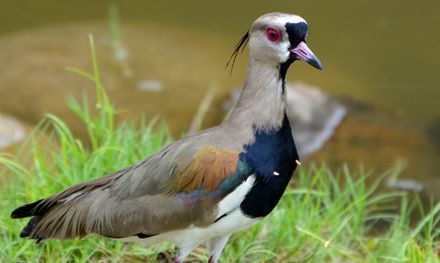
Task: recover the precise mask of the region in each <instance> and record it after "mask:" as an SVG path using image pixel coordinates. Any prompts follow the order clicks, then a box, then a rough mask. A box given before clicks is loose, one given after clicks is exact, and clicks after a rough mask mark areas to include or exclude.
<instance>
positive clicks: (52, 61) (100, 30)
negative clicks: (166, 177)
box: [0, 0, 440, 200]
mask: <svg viewBox="0 0 440 263" xmlns="http://www.w3.org/2000/svg"><path fill="white" fill-rule="evenodd" d="M439 10H440V2H439V1H437V0H425V1H423V2H415V1H410V0H404V1H402V0H388V1H380V0H351V1H317V0H312V1H250V0H246V1H232V0H223V1H214V2H211V1H201V0H197V1H190V2H188V1H135V0H125V1H119V2H108V1H97V0H95V1H85V0H75V1H73V0H71V1H70V0H65V1H56V0H43V1H30V0H21V1H12V0H2V1H1V8H0V150H1V151H6V152H11V153H14V152H16V149H18V148H19V146H20V141H21V140H22V138H23V137H24V136H25V134H26V132H28V131H29V129H31V128H32V127H33V126H34V125H35V124H37V123H38V122H39V121H40V120H41V119H42V118H43V116H44V114H45V113H47V112H51V113H54V114H56V115H58V116H60V117H61V118H62V119H64V120H66V122H67V123H68V124H69V125H70V127H72V129H73V130H74V132H75V133H76V135H77V136H79V138H85V136H86V133H85V129H84V127H83V125H82V124H81V123H80V121H79V119H78V118H76V117H75V116H74V115H73V114H72V113H71V112H70V110H69V109H68V106H67V101H68V99H69V98H70V97H72V96H73V97H76V98H79V99H81V98H82V97H83V96H84V94H85V95H86V96H87V97H88V98H89V99H90V101H93V94H94V88H93V87H94V86H93V83H91V82H90V81H88V80H86V79H84V78H82V77H80V76H78V75H76V74H72V72H69V71H68V70H66V67H75V68H81V69H85V70H91V61H90V52H89V47H88V35H89V34H93V36H94V38H95V42H96V48H97V53H98V59H99V64H100V69H101V77H102V80H103V83H104V85H105V87H106V89H107V90H108V92H109V94H110V98H111V99H112V100H113V101H114V102H115V104H116V107H117V109H118V110H119V118H120V120H130V121H139V120H140V118H141V117H142V116H146V118H149V119H150V118H153V117H154V116H160V118H161V119H162V120H164V121H165V122H166V123H167V125H168V126H169V127H170V130H171V132H172V134H173V136H174V137H175V138H178V137H180V136H182V135H183V134H185V133H186V132H187V130H188V128H189V127H190V124H191V122H192V120H193V118H194V116H195V115H196V113H197V112H198V109H199V105H200V104H201V102H202V101H203V100H204V98H205V99H206V98H208V99H207V100H208V101H209V105H210V106H209V109H208V110H207V112H206V115H205V116H204V118H203V125H202V126H203V127H210V126H213V125H216V124H218V123H220V122H221V121H222V120H223V118H224V116H225V114H226V113H227V111H228V110H229V109H230V107H231V105H233V101H234V95H233V94H234V92H233V91H234V90H236V89H237V88H239V87H240V86H241V84H242V81H243V80H244V78H245V72H246V61H247V54H246V53H244V54H243V55H242V56H241V57H239V58H238V59H237V63H236V65H235V68H234V70H233V73H232V75H230V72H229V69H225V64H226V62H227V60H228V58H229V56H230V54H231V52H232V50H233V49H234V46H235V43H236V42H237V41H238V40H239V38H240V37H241V35H242V34H243V33H244V32H245V31H246V30H247V29H248V27H249V26H250V24H251V23H252V21H254V19H256V18H257V17H258V16H260V15H261V14H264V13H267V12H273V11H282V12H287V13H296V14H299V15H301V16H303V17H304V18H305V19H306V20H307V21H308V23H309V28H310V33H309V39H308V43H309V46H310V47H311V48H312V49H313V50H314V52H315V54H317V55H318V57H319V58H320V59H321V61H322V62H323V64H324V68H325V69H324V71H322V72H319V71H316V70H313V69H312V68H311V67H309V66H308V65H306V64H300V63H296V64H295V65H294V70H291V71H290V73H289V76H288V81H290V82H296V83H297V84H296V85H297V86H301V87H302V88H304V87H305V88H306V89H307V88H308V87H314V88H312V90H315V91H316V92H317V93H319V94H321V95H317V96H318V97H319V96H323V97H325V98H326V101H329V102H328V103H333V104H334V105H338V107H340V109H343V112H344V114H342V115H340V116H339V118H338V120H337V121H336V122H333V124H332V127H331V128H330V129H329V130H325V131H322V132H323V133H325V134H326V136H325V139H323V140H328V141H327V142H326V143H325V145H322V144H320V145H319V147H318V148H319V149H318V148H317V149H314V150H313V153H312V152H308V153H307V156H305V157H306V158H304V159H307V161H308V162H310V163H311V162H325V163H327V164H329V165H330V166H332V167H335V169H338V167H340V165H341V164H345V163H346V164H348V165H349V166H350V167H352V168H353V169H357V168H358V167H359V166H360V165H362V166H363V167H365V169H367V170H371V171H372V174H373V175H380V174H381V172H383V171H385V170H388V169H390V168H392V167H396V165H397V166H398V167H399V168H402V169H403V171H402V173H401V175H400V176H399V178H398V179H396V178H393V180H388V182H389V184H388V186H385V188H386V187H391V188H398V189H404V190H408V191H416V192H419V191H421V192H422V193H423V194H424V195H426V196H434V197H435V198H436V199H437V200H438V199H440V190H439V189H440V174H439V170H440V106H439V100H440V87H439V86H440V74H439V72H438V71H439V70H440V52H439V50H438V48H439V47H440V34H439V31H438V25H440V16H439V15H438V11H439ZM298 83H301V84H298ZM210 90H215V94H214V96H213V99H212V100H210V99H209V96H207V94H208V95H209V94H210ZM231 94H232V95H231ZM235 94H236V93H235ZM301 94H302V96H305V97H307V98H308V96H315V95H307V94H309V93H307V92H305V93H304V92H303V93H301ZM315 94H316V93H315ZM300 101H308V100H307V99H300ZM310 101H311V104H310V105H307V107H308V109H310V111H318V114H319V111H320V110H321V111H324V110H323V109H324V108H320V107H321V104H319V103H316V104H313V102H314V101H317V100H313V99H311V100H310ZM293 107H294V106H293ZM319 116H320V118H319V119H317V120H316V121H317V123H311V124H310V123H309V124H308V125H309V126H308V127H305V128H304V129H303V130H300V131H299V133H301V132H302V133H305V134H309V133H308V130H307V129H310V127H312V128H313V127H314V126H320V127H321V126H323V125H322V124H323V123H327V122H329V121H330V120H331V119H332V116H331V115H325V114H324V115H323V114H321V115H319ZM299 118H301V117H299ZM299 122H300V121H299ZM294 125H295V124H294ZM324 126H325V125H324ZM300 128H301V127H298V129H300ZM305 144H307V140H305ZM306 146H307V145H306ZM306 146H304V147H306ZM321 146H322V147H321Z"/></svg>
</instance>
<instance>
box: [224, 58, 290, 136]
mask: <svg viewBox="0 0 440 263" xmlns="http://www.w3.org/2000/svg"><path fill="white" fill-rule="evenodd" d="M248 70H249V71H248V74H247V79H246V82H245V84H244V88H243V91H242V92H241V95H240V98H239V100H238V103H237V105H236V107H235V109H234V110H233V111H232V113H231V116H230V117H229V119H228V120H227V122H226V124H227V125H232V126H235V127H239V128H241V129H247V128H251V129H252V128H256V129H259V130H267V131H273V130H277V129H278V128H280V127H281V125H282V122H283V118H284V114H285V108H286V100H285V93H284V92H283V80H282V79H281V77H280V69H279V67H276V66H274V65H270V64H264V63H261V62H259V61H257V60H253V59H252V58H250V59H249V65H248Z"/></svg>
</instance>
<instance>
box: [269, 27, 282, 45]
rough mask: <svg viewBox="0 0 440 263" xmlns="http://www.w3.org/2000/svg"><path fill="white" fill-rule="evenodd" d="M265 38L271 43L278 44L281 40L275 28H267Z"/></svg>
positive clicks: (279, 33)
mask: <svg viewBox="0 0 440 263" xmlns="http://www.w3.org/2000/svg"><path fill="white" fill-rule="evenodd" d="M266 36H267V39H269V40H270V41H272V42H278V41H279V40H280V39H281V32H280V31H278V30H276V29H275V28H271V27H269V28H268V29H266Z"/></svg>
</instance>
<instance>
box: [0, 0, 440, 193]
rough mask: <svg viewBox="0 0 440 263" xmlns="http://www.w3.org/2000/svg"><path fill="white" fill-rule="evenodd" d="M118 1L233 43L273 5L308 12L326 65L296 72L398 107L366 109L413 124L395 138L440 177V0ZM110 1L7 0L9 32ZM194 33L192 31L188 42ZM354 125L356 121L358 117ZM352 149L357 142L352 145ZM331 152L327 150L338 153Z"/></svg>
mask: <svg viewBox="0 0 440 263" xmlns="http://www.w3.org/2000/svg"><path fill="white" fill-rule="evenodd" d="M117 3H118V8H119V13H120V16H121V20H122V21H123V22H124V23H132V22H147V23H148V22H154V23H160V24H167V25H168V26H173V25H178V26H179V27H183V28H188V29H191V30H198V31H201V32H206V34H207V35H208V36H211V35H218V36H220V37H219V39H224V41H220V42H219V45H223V46H224V45H227V46H229V47H233V45H234V42H235V41H236V40H238V38H239V36H240V35H241V33H243V32H244V31H245V30H246V29H247V27H248V26H249V24H250V23H251V21H253V20H254V19H255V18H256V17H258V16H259V15H261V14H263V13H266V12H271V11H283V12H289V13H297V14H300V15H301V16H303V17H305V18H306V20H308V22H309V26H310V35H309V45H310V46H311V47H312V49H313V50H314V51H315V53H316V54H317V55H318V56H319V57H320V59H321V61H322V62H323V64H324V67H325V70H324V71H323V72H318V71H315V70H312V69H311V68H309V67H308V66H306V65H295V67H296V69H295V71H294V73H292V72H291V73H290V76H289V78H290V79H296V80H301V81H304V82H306V83H311V84H313V85H317V86H320V87H321V88H322V89H324V90H325V91H327V92H329V93H331V94H334V95H343V96H350V97H355V98H360V99H361V100H365V101H370V102H373V103H374V104H376V105H381V106H380V107H383V108H386V110H387V111H392V118H382V115H381V114H375V115H372V116H369V115H368V114H364V116H362V118H364V119H368V118H369V117H371V118H375V120H376V121H378V122H379V123H380V122H383V123H387V124H388V123H389V124H391V125H393V127H394V128H397V129H398V130H400V131H401V132H402V133H409V134H410V135H405V136H402V137H399V136H394V135H393V134H391V135H387V136H389V138H388V139H389V140H395V141H396V140H397V141H396V142H394V143H395V144H399V143H401V144H406V143H410V145H412V144H411V143H413V144H414V145H416V146H414V147H415V148H414V151H413V152H412V153H411V154H412V155H411V156H417V158H419V159H420V160H422V164H423V168H422V169H420V170H421V171H422V172H421V173H422V175H420V174H417V176H415V177H429V178H432V180H435V181H436V184H435V185H436V186H440V182H439V178H440V175H439V174H438V171H439V170H440V157H439V152H440V146H439V142H440V106H439V105H438V104H439V100H440V73H439V70H440V52H439V47H440V34H439V31H438V26H439V25H440V16H439V15H438V12H439V10H440V1H438V0H425V1H411V0H388V1H382V0H350V1H348V0H346V1H317V0H311V1H250V0H246V1H232V0H224V1H214V2H211V1H202V0H196V1H191V3H189V2H187V1H134V0H125V1H120V2H117ZM108 4H109V2H107V1H85V0H75V1H56V0H47V1H2V5H1V8H0V36H1V35H7V34H9V33H14V32H19V31H26V30H31V29H34V28H40V27H46V26H52V25H57V24H63V23H69V24H75V23H84V22H91V21H105V20H106V19H107V10H108ZM165 29H166V27H164V30H165ZM156 33H158V32H156ZM158 34H160V32H159V33H158ZM164 34H166V32H164ZM149 37H151V38H154V37H155V36H154V35H151V36H149ZM183 37H184V36H183ZM194 40H197V38H195V39H194ZM177 41H178V40H177ZM188 41H190V40H188V39H185V45H188ZM214 50H216V51H217V49H214ZM204 51H206V50H204ZM208 52H209V51H208ZM226 59H227V57H225V61H226ZM216 63H217V62H216ZM208 66H209V65H208ZM236 67H237V70H236V72H235V73H234V74H235V77H234V79H233V81H232V82H231V83H233V84H235V85H239V84H240V79H239V78H237V77H236V76H237V75H238V76H240V74H242V73H243V72H244V67H245V59H243V58H242V59H241V60H240V61H239V63H238V65H237V66H236ZM234 81H235V82H234ZM0 100H1V98H0ZM351 125H353V129H356V123H351ZM346 129H348V128H346ZM360 132H362V130H361V131H360ZM412 136H414V137H415V138H417V139H414V140H416V141H417V140H420V137H422V138H423V139H422V141H423V143H421V144H417V143H414V141H412V139H411V138H412ZM399 139H402V140H403V141H401V142H399V141H398V140H399ZM340 140H344V138H340ZM436 143H437V144H436ZM420 145H422V146H420ZM424 145H426V147H425V146H424ZM369 147H371V145H369ZM409 147H413V146H409ZM426 148H429V149H428V150H425V149H426ZM431 148H432V149H431ZM345 151H347V152H350V147H349V146H347V148H346V149H345ZM405 151H409V152H411V149H405V150H403V152H402V155H403V156H406V154H407V152H405ZM330 155H331V154H327V155H326V154H324V156H326V157H328V158H331V156H330ZM329 156H330V157H329ZM383 156H386V153H385V154H383ZM423 160H428V162H427V163H423ZM390 162H391V161H390ZM390 162H387V164H389V163H390ZM409 166H410V167H412V168H411V169H410V170H412V171H413V173H417V171H418V169H417V164H416V163H411V160H409Z"/></svg>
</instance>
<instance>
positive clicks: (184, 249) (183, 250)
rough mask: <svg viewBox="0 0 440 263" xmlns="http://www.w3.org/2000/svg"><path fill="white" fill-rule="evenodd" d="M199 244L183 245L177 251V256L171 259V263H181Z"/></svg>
mask: <svg viewBox="0 0 440 263" xmlns="http://www.w3.org/2000/svg"><path fill="white" fill-rule="evenodd" d="M198 245H199V244H185V245H182V246H180V247H179V249H178V250H177V251H178V252H177V256H176V257H175V258H174V259H173V263H182V262H183V261H184V260H185V258H186V257H187V256H188V255H189V254H190V253H191V252H192V251H193V250H194V248H196V247H197V246H198Z"/></svg>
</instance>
